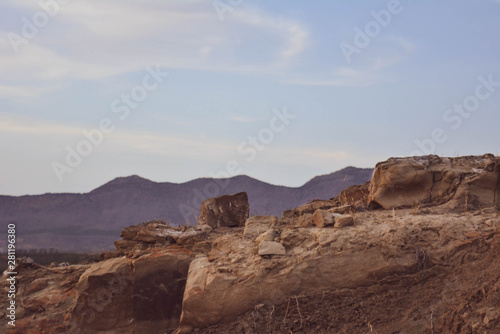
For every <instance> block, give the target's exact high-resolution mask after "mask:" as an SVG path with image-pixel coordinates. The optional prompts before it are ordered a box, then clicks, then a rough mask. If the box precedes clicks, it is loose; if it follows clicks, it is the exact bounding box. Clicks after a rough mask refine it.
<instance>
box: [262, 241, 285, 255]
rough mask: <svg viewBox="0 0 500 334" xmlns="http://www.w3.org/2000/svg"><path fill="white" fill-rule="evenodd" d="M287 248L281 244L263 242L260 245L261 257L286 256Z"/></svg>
mask: <svg viewBox="0 0 500 334" xmlns="http://www.w3.org/2000/svg"><path fill="white" fill-rule="evenodd" d="M285 253H286V251H285V247H284V246H283V245H282V244H280V243H279V242H274V241H261V242H260V244H259V255H260V256H264V255H285Z"/></svg>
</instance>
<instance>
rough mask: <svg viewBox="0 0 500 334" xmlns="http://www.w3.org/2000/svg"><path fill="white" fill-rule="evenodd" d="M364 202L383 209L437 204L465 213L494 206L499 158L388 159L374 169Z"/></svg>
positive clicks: (499, 185)
mask: <svg viewBox="0 0 500 334" xmlns="http://www.w3.org/2000/svg"><path fill="white" fill-rule="evenodd" d="M368 201H369V203H370V206H371V207H382V208H384V209H393V208H404V207H412V206H417V205H429V206H430V205H441V204H446V205H447V206H448V207H449V208H458V207H461V208H466V209H467V208H471V207H476V208H479V207H488V206H494V205H498V204H499V203H500V158H498V157H495V156H494V155H492V154H485V155H483V156H468V157H459V158H441V157H438V156H436V155H429V156H423V157H411V158H391V159H389V160H387V161H384V162H381V163H378V164H377V165H376V167H375V170H374V172H373V177H372V180H371V182H370V193H369V196H368Z"/></svg>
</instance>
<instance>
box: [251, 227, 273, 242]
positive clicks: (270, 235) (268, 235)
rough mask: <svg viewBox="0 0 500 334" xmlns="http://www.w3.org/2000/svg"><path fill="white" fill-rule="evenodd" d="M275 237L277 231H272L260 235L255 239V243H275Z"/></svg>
mask: <svg viewBox="0 0 500 334" xmlns="http://www.w3.org/2000/svg"><path fill="white" fill-rule="evenodd" d="M275 237H276V231H275V230H272V229H271V230H267V231H266V232H264V233H262V234H261V235H259V236H258V237H257V238H256V239H255V242H256V243H260V242H262V241H273V240H274V238H275Z"/></svg>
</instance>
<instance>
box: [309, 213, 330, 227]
mask: <svg viewBox="0 0 500 334" xmlns="http://www.w3.org/2000/svg"><path fill="white" fill-rule="evenodd" d="M312 220H313V222H314V224H315V225H316V226H317V227H328V226H333V224H334V223H335V222H334V220H333V215H332V214H331V213H330V212H328V211H326V210H316V211H315V212H314V214H313V216H312Z"/></svg>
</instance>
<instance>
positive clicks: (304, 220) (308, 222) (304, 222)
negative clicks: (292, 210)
mask: <svg viewBox="0 0 500 334" xmlns="http://www.w3.org/2000/svg"><path fill="white" fill-rule="evenodd" d="M298 222H299V225H300V226H302V227H313V226H315V225H314V221H313V215H312V214H311V213H304V214H303V215H301V216H300V217H299V219H298Z"/></svg>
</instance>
